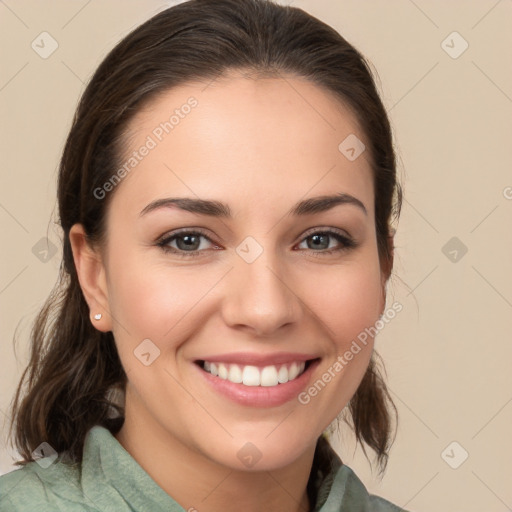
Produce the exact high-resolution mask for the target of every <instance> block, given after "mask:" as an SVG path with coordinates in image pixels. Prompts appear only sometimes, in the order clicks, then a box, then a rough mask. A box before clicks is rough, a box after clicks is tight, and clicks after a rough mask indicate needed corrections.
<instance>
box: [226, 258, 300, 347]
mask: <svg viewBox="0 0 512 512" xmlns="http://www.w3.org/2000/svg"><path fill="white" fill-rule="evenodd" d="M280 263H281V264H280ZM227 278H228V279H227V281H226V283H225V294H224V298H223V302H222V315H223V318H224V321H225V322H226V324H227V325H228V326H230V327H231V328H234V329H239V330H245V331H246V332H247V333H249V334H251V335H252V336H256V337H269V336H274V337H275V336H276V334H278V333H279V330H280V329H283V328H284V327H285V326H288V327H291V325H293V324H294V323H296V322H297V321H298V320H299V318H300V315H301V311H302V304H301V301H300V299H299V297H298V296H297V294H296V292H295V290H294V283H293V282H292V280H291V278H290V275H289V273H286V272H284V270H283V264H282V262H279V261H277V258H275V257H274V256H273V255H272V254H271V251H269V250H264V251H263V253H262V254H261V255H260V256H259V257H258V258H257V259H256V260H255V261H253V262H252V263H248V262H246V261H244V260H243V259H242V258H239V257H238V256H237V259H236V261H235V267H234V268H233V269H232V270H231V272H229V274H228V276H227Z"/></svg>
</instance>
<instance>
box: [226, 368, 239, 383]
mask: <svg viewBox="0 0 512 512" xmlns="http://www.w3.org/2000/svg"><path fill="white" fill-rule="evenodd" d="M228 380H229V381H231V382H234V383H235V384H240V382H242V381H243V377H242V370H241V369H240V366H238V365H237V364H232V365H231V367H230V368H229V375H228Z"/></svg>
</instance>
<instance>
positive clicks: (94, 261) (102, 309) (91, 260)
mask: <svg viewBox="0 0 512 512" xmlns="http://www.w3.org/2000/svg"><path fill="white" fill-rule="evenodd" d="M69 242H70V244H71V250H72V252H73V260H74V262H75V268H76V272H77V274H78V280H79V282H80V288H82V292H83V294H84V297H85V300H86V302H87V304H88V306H89V310H90V319H91V322H92V324H93V326H94V327H95V328H96V329H98V330H99V331H102V332H108V331H110V330H112V322H111V317H110V309H109V302H108V287H107V280H106V274H105V267H104V262H103V259H102V257H101V254H100V252H99V251H98V250H95V249H94V248H92V247H91V246H90V245H89V243H88V241H87V238H86V235H85V230H84V227H83V226H82V224H74V225H73V226H72V227H71V229H70V231H69ZM98 314H101V318H100V319H96V318H95V316H96V315H98Z"/></svg>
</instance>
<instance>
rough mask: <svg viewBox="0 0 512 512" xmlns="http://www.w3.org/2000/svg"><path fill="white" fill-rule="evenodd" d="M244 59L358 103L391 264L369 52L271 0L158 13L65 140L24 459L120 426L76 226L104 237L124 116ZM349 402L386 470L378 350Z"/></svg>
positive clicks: (387, 427) (388, 150)
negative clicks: (77, 251)
mask: <svg viewBox="0 0 512 512" xmlns="http://www.w3.org/2000/svg"><path fill="white" fill-rule="evenodd" d="M242 69H243V70H248V71H250V72H254V73H255V74H257V75H265V76H276V77H278V76H280V73H281V72H283V73H291V74H294V75H299V76H301V77H304V78H306V79H308V80H310V81H311V82H312V83H314V84H316V85H318V86H320V87H323V88H324V89H325V90H327V91H329V92H331V93H333V94H334V95H335V96H336V97H337V98H338V99H339V100H340V101H341V102H343V104H345V105H346V106H348V107H349V108H350V109H351V110H352V111H353V112H354V113H355V115H356V116H357V119H358V122H359V123H360V126H361V128H362V130H363V132H364V133H365V135H366V136H367V139H368V147H367V150H368V154H369V155H370V158H371V166H372V170H373V178H374V185H375V187H374V189H375V223H376V233H377V244H378V250H379V258H380V262H381V268H382V269H383V271H384V272H385V275H386V277H389V275H390V274H391V269H392V265H393V248H392V246H391V245H390V243H389V242H390V230H391V229H392V228H391V221H392V218H393V215H395V216H396V218H398V216H399V213H400V205H401V189H400V186H399V184H398V183H397V179H396V166H395V154H394V149H393V144H392V134H391V128H390V124H389V120H388V117H387V114H386V111H385V109H384V106H383V104H382V102H381V100H380V98H379V95H378V93H377V90H376V87H375V83H374V81H373V78H372V74H371V71H370V68H369V66H368V64H367V62H366V61H365V59H364V57H363V56H362V55H361V54H360V53H359V52H358V51H357V50H356V49H355V48H354V47H353V46H351V45H350V44H349V43H348V42H347V41H346V40H345V39H344V38H343V37H342V36H341V35H340V34H338V33H337V32H336V31H335V30H334V29H333V28H331V27H329V26H328V25H326V24H325V23H323V22H321V21H319V20H318V19H316V18H314V17H312V16H311V15H309V14H307V13H306V12H304V11H302V10H301V9H298V8H292V7H284V6H279V5H277V4H274V3H273V2H271V1H265V0H190V1H188V2H185V3H182V4H179V5H176V6H174V7H172V8H169V9H167V10H165V11H163V12H161V13H159V14H157V15H156V16H154V17H153V18H151V19H150V20H148V21H147V22H145V23H144V24H142V25H141V26H139V27H138V28H137V29H135V30H134V31H133V32H131V33H130V34H129V35H128V36H126V37H125V38H124V39H123V40H122V41H121V42H120V43H118V44H117V46H116V47H115V48H114V49H113V50H112V51H111V52H110V53H109V54H108V55H107V57H106V58H105V59H104V60H103V62H102V63H101V65H100V66H99V68H98V69H97V70H96V72H95V74H94V76H93V77H92V79H91V80H90V83H89V84H88V86H87V88H86V90H85V92H84V94H83V96H82V98H81V100H80V103H79V105H78V107H77V111H76V113H75V116H74V120H73V124H72V127H71V130H70V133H69V135H68V138H67V141H66V144H65V147H64V151H63V155H62V159H61V162H60V170H59V177H58V205H59V216H60V225H61V226H62V230H63V261H62V264H61V268H60V275H59V280H58V282H57V283H56V285H55V288H54V289H53V291H52V293H51V294H50V296H49V297H48V299H47V301H46V303H45V305H44V307H43V308H42V310H41V311H40V313H39V315H38V317H37V319H36V321H35V323H34V326H33V328H32V331H31V357H30V361H29V364H28V366H27V368H26V369H25V371H24V373H23V375H22V378H21V381H20V384H19V386H18V389H17V392H16V394H15V397H14V400H13V404H12V411H13V416H12V421H11V432H10V433H11V434H12V431H13V428H14V434H15V436H14V440H15V443H16V447H17V449H18V451H19V452H20V454H21V456H22V457H23V460H22V461H20V462H18V463H17V464H18V465H22V464H26V463H27V462H28V461H31V460H33V458H32V455H31V452H32V451H33V450H34V449H35V448H36V447H37V446H38V445H39V444H40V443H41V442H43V441H46V442H48V443H49V444H50V445H51V446H52V447H53V448H54V449H55V450H57V451H59V452H62V451H67V452H68V454H69V456H70V457H71V459H72V460H74V461H81V457H82V449H83V444H84V439H85V435H86V433H87V431H88V430H89V429H90V428H91V427H92V426H93V425H103V426H105V427H107V428H109V429H110V430H111V431H112V432H113V433H115V431H117V430H118V429H119V428H120V426H121V425H122V421H123V417H122V416H123V413H124V411H123V407H122V406H121V405H119V404H116V403H115V400H113V395H112V393H113V391H115V390H121V391H122V390H123V389H124V386H125V384H126V375H125V372H124V370H123V368H122V366H121V362H120V360H119V357H118V354H117V350H116V347H115V344H114V338H113V335H112V333H111V332H108V333H103V332H99V331H98V330H96V329H95V328H94V327H93V326H92V324H91V322H90V320H89V308H88V305H87V303H86V301H85V299H84V296H83V294H82V290H81V288H80V285H79V281H78V277H77V272H76V269H75V265H74V261H73V256H72V252H71V246H70V241H69V231H70V228H71V227H72V226H73V225H74V224H75V223H81V224H82V225H83V226H84V229H85V231H86V234H87V237H88V240H89V242H90V243H91V244H97V245H98V246H100V247H101V245H102V242H104V236H105V217H106V215H105V214H106V211H107V207H108V204H109V199H111V197H112V194H108V195H107V197H105V199H103V200H99V199H98V198H97V197H96V196H95V195H94V193H93V191H94V190H95V189H97V187H101V186H102V184H104V183H105V182H107V181H108V180H109V178H110V177H111V176H112V175H114V173H115V171H116V169H118V167H119V164H120V155H121V149H122V147H123V134H124V132H125V129H126V127H127V123H129V121H130V119H132V117H133V116H134V114H135V113H136V112H137V111H138V110H139V109H140V107H141V106H142V104H143V102H144V103H146V102H148V101H150V100H151V99H154V98H155V97H156V95H158V94H159V93H161V92H163V91H165V90H168V89H170V88H172V87H175V86H177V85H180V84H184V83H186V82H190V81H192V80H204V81H207V80H211V79H214V78H215V77H218V76H222V74H223V73H225V72H227V71H228V70H242ZM340 142H341V141H340ZM114 193H115V192H114ZM348 409H349V412H350V416H351V420H352V421H351V426H352V428H353V430H354V433H355V436H356V438H357V440H358V441H359V442H360V443H361V444H362V445H363V443H366V445H367V446H369V447H370V448H371V449H373V450H374V451H375V453H376V454H377V459H378V462H379V465H380V467H381V469H384V468H385V465H386V462H387V457H388V451H389V448H390V445H391V443H392V440H391V439H390V437H391V433H392V430H393V428H392V418H391V414H390V411H392V410H394V413H395V415H396V409H395V407H394V404H393V402H392V400H391V397H390V395H389V393H388V391H387V388H386V385H385V383H384V380H383V378H382V377H381V374H380V373H379V371H378V369H377V367H376V364H375V359H374V357H373V356H372V359H371V361H370V364H369V366H368V368H367V371H366V374H365V375H364V377H363V379H362V382H361V384H360V386H359V388H358V389H357V392H356V393H355V395H354V396H353V397H352V399H351V401H350V403H349V407H348ZM113 412H114V413H116V414H117V416H118V418H117V419H115V418H114V417H113V414H112V413H113ZM14 424H15V427H13V425H14ZM363 449H364V446H363ZM365 453H366V452H365Z"/></svg>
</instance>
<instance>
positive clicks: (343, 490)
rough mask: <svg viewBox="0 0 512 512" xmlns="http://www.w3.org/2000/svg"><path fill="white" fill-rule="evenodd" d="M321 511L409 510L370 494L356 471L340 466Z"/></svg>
mask: <svg viewBox="0 0 512 512" xmlns="http://www.w3.org/2000/svg"><path fill="white" fill-rule="evenodd" d="M320 510H321V512H331V511H332V512H345V511H347V512H349V511H350V512H352V511H357V512H407V511H406V510H405V509H403V508H401V507H399V506H397V505H394V504H393V503H391V502H390V501H388V500H385V499H384V498H381V497H380V496H375V495H373V494H370V493H369V492H368V491H367V489H366V487H365V486H364V484H363V483H362V482H361V480H360V479H359V478H358V476H357V475H356V474H355V473H354V471H353V470H352V469H351V468H350V467H348V466H346V465H342V466H341V467H339V468H338V470H337V472H336V475H335V477H334V481H333V483H332V486H331V490H330V493H329V496H328V498H327V501H326V502H325V505H324V507H322V508H321V509H320Z"/></svg>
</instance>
